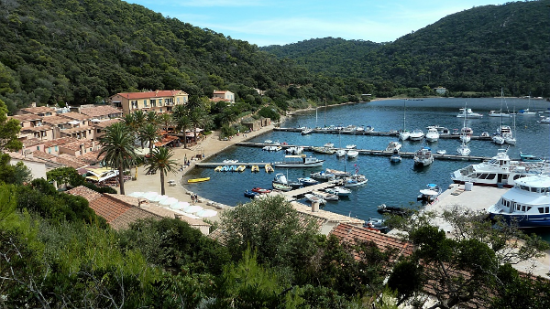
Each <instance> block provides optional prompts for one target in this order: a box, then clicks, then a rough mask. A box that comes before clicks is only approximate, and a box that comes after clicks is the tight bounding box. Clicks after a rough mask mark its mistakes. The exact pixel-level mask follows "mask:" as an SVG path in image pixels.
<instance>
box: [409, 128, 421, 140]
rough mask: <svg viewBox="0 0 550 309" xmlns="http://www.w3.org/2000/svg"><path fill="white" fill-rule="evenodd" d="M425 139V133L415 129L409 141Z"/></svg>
mask: <svg viewBox="0 0 550 309" xmlns="http://www.w3.org/2000/svg"><path fill="white" fill-rule="evenodd" d="M423 138H424V132H422V130H420V129H415V130H413V131H412V132H411V133H410V134H409V139H410V140H411V141H420V140H422V139H423Z"/></svg>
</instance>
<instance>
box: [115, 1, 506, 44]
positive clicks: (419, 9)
mask: <svg viewBox="0 0 550 309" xmlns="http://www.w3.org/2000/svg"><path fill="white" fill-rule="evenodd" d="M126 2H129V3H135V4H140V5H143V6H144V7H146V8H148V9H150V10H153V11H155V12H157V13H161V14H162V15H163V16H165V17H170V18H176V19H178V20H180V21H182V22H186V23H189V24H191V25H193V26H196V27H199V28H208V29H210V30H212V31H215V32H217V33H221V34H223V35H225V36H226V37H227V36H230V37H231V38H232V39H238V40H243V41H247V42H249V43H251V44H256V45H258V46H267V45H286V44H291V43H296V42H299V41H304V40H309V39H315V38H325V37H334V38H338V37H339V38H343V39H346V40H365V41H373V42H376V43H383V42H392V41H395V40H396V39H398V38H399V37H402V36H404V35H406V34H409V33H411V32H414V31H417V30H419V29H422V28H424V27H426V26H428V25H430V24H433V23H435V22H437V21H438V20H440V19H441V18H443V17H445V16H447V15H451V14H454V13H458V12H461V11H464V10H468V9H471V8H473V7H476V6H483V5H491V4H496V5H499V4H504V3H506V2H510V1H509V0H506V1H505V0H438V1H437V0H293V1H291V0H127V1H126Z"/></svg>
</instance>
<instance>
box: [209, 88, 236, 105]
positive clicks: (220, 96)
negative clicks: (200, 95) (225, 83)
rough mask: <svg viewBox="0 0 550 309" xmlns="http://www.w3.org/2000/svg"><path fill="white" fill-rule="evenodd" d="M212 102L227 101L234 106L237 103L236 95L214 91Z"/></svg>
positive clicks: (225, 91) (226, 91)
mask: <svg viewBox="0 0 550 309" xmlns="http://www.w3.org/2000/svg"><path fill="white" fill-rule="evenodd" d="M211 101H214V102H217V101H225V102H227V103H229V104H233V103H235V94H234V93H233V92H231V91H229V90H214V92H213V93H212V99H211Z"/></svg>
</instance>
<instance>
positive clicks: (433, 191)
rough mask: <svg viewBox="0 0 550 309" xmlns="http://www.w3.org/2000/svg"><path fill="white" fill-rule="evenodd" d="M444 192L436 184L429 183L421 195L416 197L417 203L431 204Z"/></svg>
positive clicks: (421, 191)
mask: <svg viewBox="0 0 550 309" xmlns="http://www.w3.org/2000/svg"><path fill="white" fill-rule="evenodd" d="M442 191H443V190H442V189H441V188H440V187H439V186H438V185H436V184H433V183H429V184H427V185H426V188H425V189H422V190H420V194H419V195H418V196H417V197H416V200H417V201H422V202H424V203H431V202H432V201H434V200H435V199H436V198H437V197H438V196H439V195H440V194H441V192H442Z"/></svg>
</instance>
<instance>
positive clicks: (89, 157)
mask: <svg viewBox="0 0 550 309" xmlns="http://www.w3.org/2000/svg"><path fill="white" fill-rule="evenodd" d="M98 154H99V150H96V151H89V152H87V153H85V154H83V155H81V156H80V157H78V159H80V160H81V161H84V162H86V163H87V164H90V165H92V164H96V163H98V162H100V161H101V160H103V158H104V157H105V154H103V155H101V157H99V158H98V157H97V155H98Z"/></svg>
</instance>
